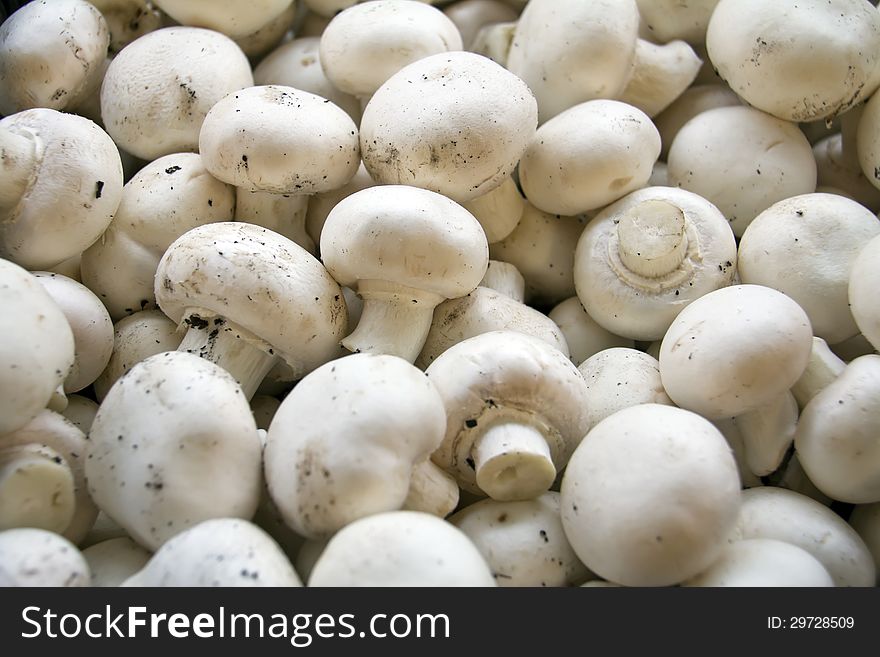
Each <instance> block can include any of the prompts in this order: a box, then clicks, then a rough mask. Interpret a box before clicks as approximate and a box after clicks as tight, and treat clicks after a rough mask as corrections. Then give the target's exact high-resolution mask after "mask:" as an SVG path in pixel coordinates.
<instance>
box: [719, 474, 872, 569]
mask: <svg viewBox="0 0 880 657" xmlns="http://www.w3.org/2000/svg"><path fill="white" fill-rule="evenodd" d="M749 538H770V539H775V540H778V541H783V542H785V543H791V544H792V545H796V546H797V547H799V548H803V549H804V550H806V551H807V552H809V553H810V554H812V555H813V556H814V557H816V559H818V560H819V562H820V563H821V564H822V565H823V566H825V570H827V571H828V574H830V575H831V578H832V579H833V580H834V585H835V586H874V578H875V568H874V560H873V558H872V557H871V553H870V551H869V550H868V548H867V546H866V545H865V542H864V541H863V540H862V539H861V538H860V537H859V535H858V534H857V533H856V531H855V530H854V529H853V528H852V527H850V526H849V525H848V524H847V523H846V521H845V520H844V519H843V518H841V517H840V516H839V515H837V514H836V513H835V512H834V511H832V510H831V509H829V508H828V507H826V506H824V505H823V504H820V503H819V502H817V501H815V500H812V499H810V498H809V497H807V496H806V495H801V494H800V493H795V492H794V491H790V490H786V489H784V488H775V487H773V486H759V487H757V488H750V489H748V490H745V491H743V493H742V507H741V508H740V512H739V518H738V519H737V521H736V527H735V528H734V531H733V532H732V534H731V539H732V540H743V539H749Z"/></svg>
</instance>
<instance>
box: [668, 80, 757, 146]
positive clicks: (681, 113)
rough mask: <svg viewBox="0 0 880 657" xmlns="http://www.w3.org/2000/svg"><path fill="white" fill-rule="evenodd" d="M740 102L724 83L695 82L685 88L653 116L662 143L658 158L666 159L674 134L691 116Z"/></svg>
mask: <svg viewBox="0 0 880 657" xmlns="http://www.w3.org/2000/svg"><path fill="white" fill-rule="evenodd" d="M741 102H742V101H741V100H740V98H739V96H737V95H736V94H735V93H733V91H731V90H730V87H728V86H727V85H726V84H696V85H692V86H691V87H689V88H688V89H686V90H685V91H684V93H682V94H681V95H680V96H679V97H678V98H676V99H675V102H673V103H672V104H671V105H670V106H669V107H667V108H666V109H665V110H663V111H662V112H661V113H660V114H658V115H657V116H656V117H654V125H655V126H656V127H657V131H658V132H659V133H660V139H661V141H662V143H663V145H662V147H661V148H660V159H661V160H663V161H666V159H667V158H668V157H669V147H670V146H671V145H672V142H673V141H674V140H675V136H676V135H677V134H678V132H679V131H680V130H681V129H682V127H683V126H684V125H686V124H687V122H688V121H690V120H691V119H692V118H694V117H695V116H697V115H699V114H702V113H703V112H707V111H708V110H711V109H715V108H716V107H730V106H732V105H739V104H740V103H741Z"/></svg>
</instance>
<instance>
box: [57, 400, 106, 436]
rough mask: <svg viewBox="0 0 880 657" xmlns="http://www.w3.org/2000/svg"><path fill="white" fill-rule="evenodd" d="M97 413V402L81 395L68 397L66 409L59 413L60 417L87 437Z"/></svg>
mask: <svg viewBox="0 0 880 657" xmlns="http://www.w3.org/2000/svg"><path fill="white" fill-rule="evenodd" d="M97 412H98V402H95V401H92V400H91V399H89V398H88V397H83V396H82V395H68V396H67V408H65V409H64V410H63V411H62V412H61V415H63V416H64V417H66V418H67V419H68V420H70V422H71V424H73V426H75V427H76V428H77V429H79V430H80V431H82V432H83V433H84V434H85V435H87V436H88V435H89V429H91V427H92V422H93V421H94V419H95V415H96V414H97Z"/></svg>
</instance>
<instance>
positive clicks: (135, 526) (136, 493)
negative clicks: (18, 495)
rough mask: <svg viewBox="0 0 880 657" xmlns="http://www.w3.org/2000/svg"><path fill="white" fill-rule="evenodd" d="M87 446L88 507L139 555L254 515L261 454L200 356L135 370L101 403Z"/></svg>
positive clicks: (162, 358) (241, 401) (229, 390)
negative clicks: (226, 520)
mask: <svg viewBox="0 0 880 657" xmlns="http://www.w3.org/2000/svg"><path fill="white" fill-rule="evenodd" d="M89 442H90V444H89V449H88V458H87V460H86V474H87V478H88V484H89V491H90V493H91V494H92V497H93V498H94V500H95V502H96V503H97V504H98V505H99V506H100V507H101V509H103V510H104V511H106V512H107V513H108V514H109V515H110V516H111V517H112V518H113V519H114V520H116V521H117V522H118V523H119V524H120V525H122V526H123V527H124V528H125V529H126V530H127V531H128V533H129V534H130V535H131V537H132V538H134V539H135V540H136V541H137V542H138V543H140V544H141V545H143V546H144V547H147V548H149V549H156V548H158V547H159V546H160V545H162V544H163V543H164V542H165V541H167V540H168V539H169V538H171V537H172V536H174V535H175V534H177V533H179V532H181V531H183V530H185V529H187V528H189V527H192V526H193V525H195V524H197V523H199V522H201V521H203V520H206V519H209V518H216V517H241V518H250V517H251V516H253V514H254V511H256V508H257V503H258V501H259V497H260V486H261V481H262V475H261V469H262V466H261V464H262V449H261V445H260V440H259V438H258V436H257V426H256V423H255V421H254V417H253V415H252V414H251V409H250V406H249V405H248V403H247V401H246V400H245V398H244V395H243V394H242V391H241V389H240V387H239V386H238V385H237V384H236V383H235V381H234V379H233V378H232V377H231V376H230V375H229V374H227V373H226V372H225V371H224V370H223V369H221V368H220V367H218V366H216V365H214V364H213V363H210V362H208V361H206V360H204V359H201V358H199V357H198V356H194V355H192V354H187V353H185V352H180V351H172V352H166V353H162V354H157V355H155V356H152V357H150V358H148V359H146V360H145V361H143V362H141V363H139V364H138V365H135V366H134V367H133V368H132V369H131V370H129V372H128V374H127V375H126V376H124V377H122V378H121V379H119V380H118V381H117V382H116V384H114V386H113V387H112V388H111V389H110V392H109V393H108V394H107V396H106V397H105V398H104V401H103V403H102V404H101V408H100V410H99V411H98V415H97V416H96V417H95V421H94V423H93V424H92V431H91V433H90V434H89Z"/></svg>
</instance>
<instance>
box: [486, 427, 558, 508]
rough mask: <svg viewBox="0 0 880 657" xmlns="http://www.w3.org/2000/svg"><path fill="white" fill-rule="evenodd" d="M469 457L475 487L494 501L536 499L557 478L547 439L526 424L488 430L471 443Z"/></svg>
mask: <svg viewBox="0 0 880 657" xmlns="http://www.w3.org/2000/svg"><path fill="white" fill-rule="evenodd" d="M472 454H473V459H474V468H475V470H476V477H477V485H478V486H479V487H480V488H481V489H483V491H485V492H486V493H487V494H488V495H489V496H490V497H492V498H493V499H496V500H500V501H504V502H507V501H513V500H528V499H532V498H535V497H538V496H539V495H540V494H541V493H543V492H544V491H546V490H548V489H549V488H550V486H551V485H552V484H553V480H554V479H556V467H555V466H554V465H553V459H552V457H551V455H550V447H549V446H548V445H547V440H546V439H545V438H544V436H543V435H542V434H541V432H540V431H538V430H537V429H535V428H534V427H531V426H529V425H527V424H519V423H513V422H501V423H499V424H496V425H494V426H492V427H489V429H487V430H486V432H485V433H484V434H483V435H482V436H480V437H479V438H478V439H477V440H476V442H475V443H474V447H473V451H472Z"/></svg>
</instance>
